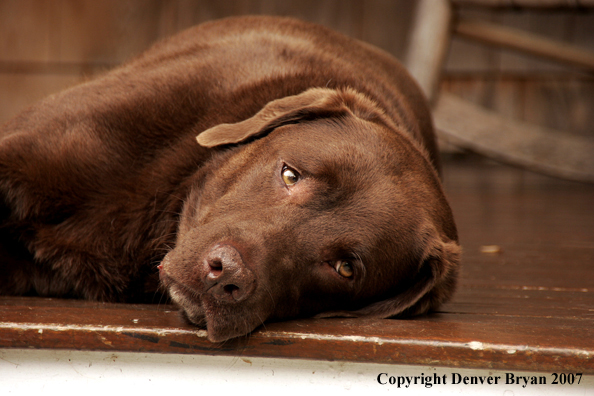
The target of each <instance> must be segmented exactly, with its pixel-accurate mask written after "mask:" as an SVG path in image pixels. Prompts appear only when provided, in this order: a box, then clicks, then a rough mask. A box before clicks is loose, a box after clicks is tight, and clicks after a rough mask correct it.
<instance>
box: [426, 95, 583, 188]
mask: <svg viewBox="0 0 594 396" xmlns="http://www.w3.org/2000/svg"><path fill="white" fill-rule="evenodd" d="M433 114H434V118H435V125H436V127H437V130H438V131H440V133H443V134H445V135H447V139H448V141H450V142H452V143H454V144H456V145H458V146H460V147H463V148H466V149H469V150H474V151H476V152H478V153H480V154H484V155H487V156H489V157H491V158H494V159H497V160H500V161H504V162H508V163H512V164H516V165H518V166H524V167H527V168H530V169H532V170H534V171H538V172H544V173H547V174H550V175H555V176H558V177H563V178H568V179H571V180H580V181H586V182H594V156H593V155H592V153H594V140H592V139H588V138H585V137H577V136H568V135H563V134H560V133H557V132H555V131H554V130H551V129H546V128H541V127H537V126H535V125H531V124H527V123H521V122H516V121H512V120H509V119H504V118H502V117H500V116H499V115H497V114H496V113H495V112H491V111H488V110H485V109H483V108H481V107H480V106H476V105H474V104H472V103H470V102H466V101H464V100H462V99H459V98H457V97H455V96H453V95H449V94H445V93H444V94H441V95H440V97H439V99H438V101H437V104H436V106H435V109H434V113H433Z"/></svg>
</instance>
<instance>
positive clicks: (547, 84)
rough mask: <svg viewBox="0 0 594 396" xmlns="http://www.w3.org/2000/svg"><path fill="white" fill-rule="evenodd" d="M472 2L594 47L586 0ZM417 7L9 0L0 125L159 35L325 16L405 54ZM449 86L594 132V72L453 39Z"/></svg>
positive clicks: (528, 115) (359, 0)
mask: <svg viewBox="0 0 594 396" xmlns="http://www.w3.org/2000/svg"><path fill="white" fill-rule="evenodd" d="M462 3H464V2H462ZM468 3H469V4H465V6H464V7H461V8H459V9H457V11H456V12H457V14H458V15H462V16H464V17H473V18H474V17H476V18H480V19H481V20H486V21H491V22H496V23H498V24H502V25H504V26H509V27H515V28H520V29H522V30H524V31H527V32H532V33H537V34H539V35H542V36H544V37H548V38H552V39H555V40H561V41H563V42H566V43H568V44H573V45H579V46H580V47H582V48H585V49H589V50H591V51H594V12H593V11H594V9H592V8H588V7H585V6H580V4H579V2H577V1H569V0H568V1H567V4H569V5H571V6H570V7H547V6H539V7H536V8H532V7H530V8H525V7H521V6H517V5H514V4H513V1H502V0H500V1H494V0H491V1H487V2H486V3H490V4H491V7H478V6H476V5H473V4H472V3H473V2H472V1H470V2H468ZM541 3H546V1H545V2H541ZM556 3H558V2H556ZM417 4H418V3H417V1H410V0H298V1H297V0H102V1H97V0H51V1H50V0H0V123H4V122H6V121H7V120H8V119H10V118H11V117H12V116H14V115H15V114H16V113H18V112H19V111H20V110H22V109H23V108H25V107H27V106H28V105H30V104H32V103H33V102H35V101H37V100H39V99H41V98H43V97H44V96H47V95H48V94H50V93H52V92H55V91H58V90H61V89H63V88H66V87H68V86H71V85H73V84H76V83H78V82H80V81H82V80H84V79H86V78H89V77H92V76H93V75H96V74H97V73H101V72H103V71H105V70H107V69H109V68H111V67H113V66H115V65H118V64H120V63H121V62H124V61H125V60H126V59H128V58H130V57H131V56H133V55H135V54H138V53H140V52H141V51H143V50H144V49H146V48H147V47H149V46H150V45H151V44H152V43H154V42H155V41H156V40H159V39H160V38H163V37H166V36H169V35H172V34H174V33H176V32H178V31H180V30H183V29H185V28H188V27H190V26H192V25H195V24H198V23H201V22H204V21H208V20H212V19H217V18H223V17H226V16H230V15H242V14H269V15H284V16H293V17H297V18H301V19H304V20H308V21H311V22H317V23H320V24H323V25H326V26H328V27H330V28H333V29H336V30H338V31H341V32H343V33H345V34H347V35H349V36H352V37H355V38H358V39H361V40H364V41H367V42H369V43H372V44H374V45H376V46H378V47H381V48H383V49H384V50H386V51H388V52H390V53H392V54H393V55H395V56H396V57H398V58H400V59H403V57H404V56H405V54H406V52H407V46H408V43H409V41H410V32H411V28H412V24H413V20H414V15H415V8H416V5H417ZM494 4H495V6H493V5H494ZM440 90H441V91H442V92H451V93H455V94H456V95H459V96H461V97H463V98H465V99H468V100H470V101H472V102H474V103H476V104H479V105H481V106H484V107H486V108H489V109H494V110H496V111H497V112H498V113H499V114H501V115H503V116H506V117H510V118H513V119H518V120H525V121H529V122H531V123H535V124H538V125H541V126H545V127H551V128H554V129H557V130H559V131H562V132H563V133H568V134H574V135H582V136H589V137H592V135H594V111H593V110H594V76H593V75H592V74H587V73H585V72H580V71H576V70H575V69H570V68H566V67H563V66H560V65H558V64H556V63H554V62H549V61H543V60H539V59H536V58H533V57H530V56H528V55H521V54H516V53H513V52H510V51H506V50H502V49H498V48H494V47H489V46H485V45H482V44H478V43H475V42H472V41H468V40H465V39H462V38H459V37H454V38H453V40H452V41H451V45H450V47H449V51H448V53H447V55H446V61H445V67H444V68H443V73H442V78H441V80H440Z"/></svg>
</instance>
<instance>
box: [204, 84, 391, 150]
mask: <svg viewBox="0 0 594 396" xmlns="http://www.w3.org/2000/svg"><path fill="white" fill-rule="evenodd" d="M349 113H350V114H353V115H355V116H357V117H360V118H364V119H368V120H370V121H376V119H381V120H382V121H383V123H384V124H389V121H388V120H387V119H386V117H384V116H383V112H382V111H381V110H380V109H379V107H378V106H377V105H376V104H375V102H373V101H372V100H371V99H369V98H367V97H366V96H364V95H363V94H361V93H359V92H356V91H354V90H352V89H349V88H346V89H343V90H334V89H328V88H311V89H309V90H307V91H304V92H302V93H300V94H298V95H293V96H287V97H284V98H281V99H277V100H273V101H272V102H270V103H268V104H267V105H266V106H264V108H263V109H262V110H260V111H259V112H258V113H256V114H255V115H254V116H253V117H251V118H248V119H246V120H243V121H241V122H238V123H235V124H219V125H217V126H214V127H212V128H210V129H207V130H205V131H203V132H201V133H200V134H199V135H198V137H197V138H196V140H198V143H199V144H200V145H201V146H204V147H214V146H220V145H224V144H234V143H240V142H243V141H245V140H247V139H249V138H257V137H259V136H262V135H264V134H266V133H268V132H269V131H271V130H272V129H274V128H277V127H279V126H281V125H285V124H291V123H296V122H299V121H301V120H311V119H315V118H323V117H331V116H339V115H343V114H349Z"/></svg>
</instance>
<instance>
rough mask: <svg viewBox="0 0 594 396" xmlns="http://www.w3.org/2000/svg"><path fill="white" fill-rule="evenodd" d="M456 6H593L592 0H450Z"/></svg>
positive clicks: (593, 1) (542, 7)
mask: <svg viewBox="0 0 594 396" xmlns="http://www.w3.org/2000/svg"><path fill="white" fill-rule="evenodd" d="M451 1H452V3H453V4H455V5H456V6H460V7H464V6H480V7H493V8H514V9H518V8H537V9H538V8H540V9H546V8H582V7H594V0H451Z"/></svg>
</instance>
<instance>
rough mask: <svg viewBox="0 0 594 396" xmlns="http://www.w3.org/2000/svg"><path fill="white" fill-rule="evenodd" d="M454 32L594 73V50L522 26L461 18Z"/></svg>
mask: <svg viewBox="0 0 594 396" xmlns="http://www.w3.org/2000/svg"><path fill="white" fill-rule="evenodd" d="M454 32H455V33H456V34H458V35H460V36H462V37H465V38H468V39H472V40H478V41H480V42H482V43H485V44H489V45H494V46H499V47H503V48H507V49H511V50H515V51H521V52H525V53H528V54H531V55H536V56H540V57H543V58H546V59H551V60H554V61H557V62H563V63H567V64H569V65H573V66H575V67H579V68H583V69H585V70H587V71H589V72H594V52H591V51H589V50H587V49H585V48H580V47H578V46H575V45H571V44H569V43H566V42H562V41H558V40H552V39H550V38H545V37H542V36H539V35H536V34H533V33H530V32H526V31H523V30H520V29H514V28H510V27H506V26H501V25H498V24H494V23H490V22H486V21H480V20H471V19H460V20H458V21H457V22H456V23H455V24H454Z"/></svg>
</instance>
